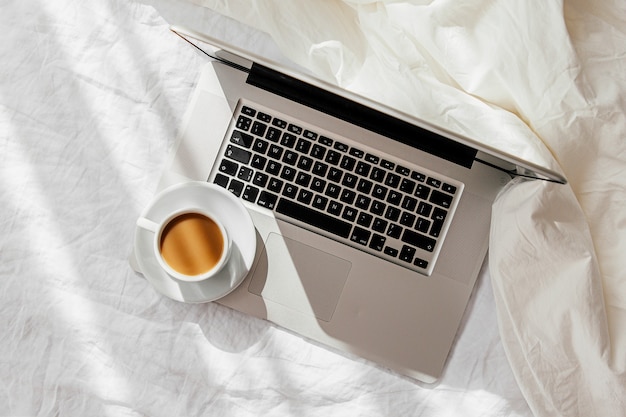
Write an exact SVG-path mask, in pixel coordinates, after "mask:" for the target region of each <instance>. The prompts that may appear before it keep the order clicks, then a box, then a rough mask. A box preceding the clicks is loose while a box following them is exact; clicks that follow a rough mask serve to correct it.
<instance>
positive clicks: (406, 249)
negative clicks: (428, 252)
mask: <svg viewBox="0 0 626 417" xmlns="http://www.w3.org/2000/svg"><path fill="white" fill-rule="evenodd" d="M415 252H416V250H415V248H414V247H411V246H407V245H404V246H402V250H401V251H400V256H399V257H398V258H399V259H400V260H401V261H404V262H408V263H411V262H413V258H414V257H415Z"/></svg>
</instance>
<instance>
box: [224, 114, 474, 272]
mask: <svg viewBox="0 0 626 417" xmlns="http://www.w3.org/2000/svg"><path fill="white" fill-rule="evenodd" d="M217 166H218V170H217V172H216V173H215V175H214V178H213V182H214V183H216V184H218V185H220V186H222V187H224V188H226V189H228V190H229V191H230V192H232V193H233V194H235V195H236V196H238V197H240V198H242V199H243V200H245V201H247V202H249V203H252V204H256V205H258V206H260V207H264V208H266V209H269V210H272V211H273V212H274V213H275V214H276V217H278V218H281V219H283V220H286V221H289V222H292V223H295V224H297V225H300V226H303V227H305V228H306V229H309V230H311V231H313V232H316V233H320V234H323V235H325V236H328V237H330V238H333V239H335V240H338V241H341V242H344V243H346V244H348V245H350V246H353V247H355V248H357V249H359V250H363V251H366V252H368V253H371V254H373V255H375V256H378V257H380V258H383V259H386V260H389V261H391V262H394V263H396V264H398V265H401V266H403V267H406V268H409V269H412V270H415V271H418V272H420V273H422V274H425V275H430V273H431V272H432V269H433V268H434V263H435V260H436V257H437V253H438V251H439V247H440V246H441V244H442V241H443V238H444V234H445V231H446V230H447V226H448V224H449V223H450V221H451V218H452V214H453V213H452V212H453V211H454V207H455V206H456V200H458V198H459V196H460V194H461V190H462V188H463V185H462V184H461V183H459V182H458V181H454V180H452V179H449V178H445V177H443V176H441V175H438V174H436V173H433V172H431V171H429V170H426V169H421V168H419V167H416V166H412V165H410V164H408V163H402V162H397V161H396V160H395V159H394V158H392V157H390V156H388V155H384V154H382V153H380V151H376V150H373V149H369V148H366V147H364V146H363V145H360V144H353V143H351V142H350V141H349V140H348V139H344V138H340V139H336V138H335V137H332V135H330V134H327V133H325V132H324V131H323V129H319V128H314V127H311V126H309V125H306V124H305V123H303V122H299V121H295V120H292V119H290V118H289V117H288V116H285V115H282V114H279V113H277V112H274V111H271V110H268V109H266V108H264V107H261V106H259V105H256V104H252V103H249V102H246V103H244V104H243V105H242V104H240V105H239V106H238V112H237V113H236V114H235V116H234V118H233V122H232V124H231V126H230V128H229V131H228V140H227V141H226V143H225V144H224V147H223V152H222V155H221V156H220V159H219V165H217Z"/></svg>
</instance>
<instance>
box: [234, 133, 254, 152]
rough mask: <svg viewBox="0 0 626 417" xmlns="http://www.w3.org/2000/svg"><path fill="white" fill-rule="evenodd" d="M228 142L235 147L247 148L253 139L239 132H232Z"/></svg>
mask: <svg viewBox="0 0 626 417" xmlns="http://www.w3.org/2000/svg"><path fill="white" fill-rule="evenodd" d="M230 141H231V143H234V144H235V145H239V146H242V147H244V148H249V147H250V146H252V142H253V141H254V137H253V136H252V135H248V134H247V133H243V132H240V131H239V130H234V131H233V133H232V135H231V136H230Z"/></svg>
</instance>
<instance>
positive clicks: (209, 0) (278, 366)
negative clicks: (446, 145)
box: [0, 0, 626, 417]
mask: <svg viewBox="0 0 626 417" xmlns="http://www.w3.org/2000/svg"><path fill="white" fill-rule="evenodd" d="M587 3H589V4H587ZM0 4H1V8H0V10H1V13H0V27H2V29H3V31H2V33H3V35H4V39H3V42H2V46H1V47H0V56H1V61H0V62H1V63H2V64H1V65H0V71H1V76H0V160H1V161H2V163H1V165H0V173H1V175H0V202H1V204H2V211H1V212H0V239H1V240H0V275H1V278H0V297H1V299H0V300H1V301H0V323H1V326H2V327H1V328H2V341H1V342H0V381H1V382H0V415H2V416H5V415H6V416H52V415H55V416H56V415H59V416H69V415H72V416H73V415H76V416H78V415H81V416H83V415H94V416H95V415H100V416H144V415H145V416H148V415H150V416H161V415H162V416H173V415H181V416H187V415H190V416H191V415H194V416H195V415H228V416H257V415H271V416H309V415H326V416H345V415H359V416H389V415H411V416H458V415H463V416H511V417H512V416H554V415H567V416H574V415H580V416H619V415H625V413H626V411H625V410H626V276H625V273H624V271H626V257H625V256H624V254H625V253H626V101H625V97H626V75H625V74H626V9H625V8H624V5H623V4H621V3H620V2H618V1H602V2H582V1H562V2H541V1H528V2H515V3H511V2H497V1H496V2H494V1H487V0H484V1H481V0H474V1H456V2H451V1H445V0H435V1H427V0H424V1H417V0H416V1H408V0H404V1H401V0H398V1H388V2H374V1H368V0H352V1H343V2H340V1H336V2H331V1H320V2H307V1H304V0H302V1H295V0H293V1H291V0H290V1H282V0H281V1H279V0H273V1H271V0H268V1H263V2H261V1H244V0H229V1H228V2H222V1H217V0H215V1H213V0H193V1H173V0H172V1H166V0H142V1H141V0H136V1H122V0H103V1H100V2H90V3H85V2H76V1H71V0H57V1H54V2H43V1H41V2H20V1H11V0H9V1H3V2H1V3H0ZM174 23H175V24H183V25H186V26H189V27H192V28H194V29H197V30H200V31H203V32H206V33H208V34H211V35H212V36H214V37H218V38H220V39H223V40H226V41H227V42H230V43H233V44H235V45H237V46H239V47H242V48H246V49H249V50H251V51H254V52H255V53H257V54H261V55H265V56H268V57H270V58H271V59H273V60H277V61H279V62H283V63H285V64H289V65H295V66H299V67H302V68H304V69H306V70H307V71H310V72H312V73H313V74H315V75H316V76H318V77H320V78H323V79H325V80H327V81H330V82H334V83H337V84H339V85H342V86H343V87H345V88H348V89H351V90H353V91H356V92H359V93H361V94H365V95H368V96H370V97H372V98H375V99H377V100H380V101H382V102H384V103H387V104H390V105H392V106H395V107H397V108H400V109H402V110H403V111H406V112H410V113H413V114H416V115H419V116H420V117H422V118H424V119H427V120H429V121H431V122H432V123H437V124H440V125H442V126H445V127H447V128H449V129H453V130H455V131H458V132H459V133H462V134H465V135H471V136H472V137H475V138H480V139H481V140H484V141H485V142H486V143H488V144H491V145H497V146H500V147H503V148H507V149H508V150H509V151H511V152H515V153H516V154H518V155H521V156H524V157H526V158H528V159H531V160H536V161H538V162H540V163H542V164H545V165H549V166H552V167H554V168H556V169H559V170H561V171H562V172H563V173H564V175H565V176H566V177H567V179H568V184H567V185H564V186H563V185H557V184H551V183H547V182H544V181H527V180H523V179H518V180H515V181H512V182H511V183H510V185H509V186H508V187H507V188H506V189H505V190H504V191H503V192H502V193H501V195H500V196H499V198H498V199H497V201H496V202H495V204H494V207H493V221H492V227H491V248H490V252H489V256H488V259H487V260H486V261H485V264H484V266H483V269H482V271H481V274H480V277H479V280H478V283H477V286H476V289H475V293H474V295H473V297H472V299H471V301H470V305H469V307H468V309H467V311H466V315H465V318H464V321H463V324H462V326H461V329H460V330H459V333H458V335H457V338H456V341H455V344H454V346H453V349H452V352H451V354H450V357H449V359H448V363H447V366H446V369H445V372H444V375H443V376H442V378H441V379H440V380H439V381H438V382H437V383H435V384H431V385H428V384H423V383H420V382H417V381H414V380H411V379H408V378H405V377H402V376H400V375H397V374H395V373H393V372H391V371H389V370H387V369H385V368H383V367H380V366H378V365H377V364H375V363H372V362H368V361H366V360H363V359H361V358H359V357H356V356H350V355H347V354H344V353H339V352H336V351H333V350H331V349H327V348H325V347H323V346H320V345H318V344H316V343H313V342H311V341H308V340H304V339H303V338H301V337H299V336H297V335H295V334H292V333H290V332H288V331H285V330H284V329H281V328H279V327H277V326H274V325H272V324H271V323H268V322H266V321H262V320H257V319H254V318H251V317H248V316H245V315H243V314H241V313H238V312H235V311H232V310H230V309H228V308H226V307H223V306H220V305H219V304H217V303H207V304H184V303H179V302H176V301H173V300H170V299H167V298H165V297H163V296H161V295H159V294H158V293H157V292H156V291H155V290H154V289H153V288H152V287H151V286H150V284H149V283H148V282H147V281H146V280H145V279H143V278H142V277H141V275H139V274H137V273H135V272H134V271H133V270H132V269H131V268H130V266H129V262H128V258H129V254H130V252H131V247H132V236H133V230H134V223H135V221H136V219H137V217H138V215H139V213H140V212H141V210H142V209H143V208H144V207H145V206H146V204H148V202H149V201H150V200H151V198H152V197H153V194H154V191H155V190H156V187H157V183H158V179H159V176H160V173H161V171H162V169H163V167H164V165H165V163H166V158H167V154H168V151H169V149H170V147H171V146H172V145H173V143H174V140H175V137H176V133H177V128H178V126H179V124H180V122H181V118H182V115H183V113H184V110H185V107H186V104H187V100H188V99H189V97H190V94H191V91H192V90H193V86H194V83H195V80H196V77H197V75H198V73H199V69H200V68H201V67H202V65H203V64H204V63H205V62H206V57H204V56H202V55H201V54H199V53H198V52H197V51H195V50H194V49H193V48H191V47H189V46H188V45H187V44H185V43H184V42H183V41H182V40H181V39H180V38H178V37H176V36H174V35H173V34H172V33H171V32H170V31H169V30H168V27H169V24H174ZM416 97H420V98H422V99H420V100H417V99H416Z"/></svg>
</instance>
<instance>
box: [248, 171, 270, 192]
mask: <svg viewBox="0 0 626 417" xmlns="http://www.w3.org/2000/svg"><path fill="white" fill-rule="evenodd" d="M268 179H269V175H267V174H266V173H264V172H257V173H256V174H254V179H253V180H252V184H254V185H256V186H257V187H261V188H263V187H265V186H266V185H267V181H268Z"/></svg>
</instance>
